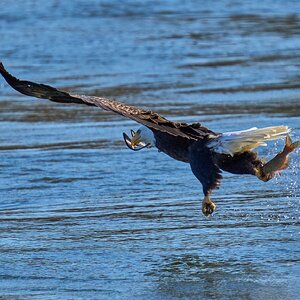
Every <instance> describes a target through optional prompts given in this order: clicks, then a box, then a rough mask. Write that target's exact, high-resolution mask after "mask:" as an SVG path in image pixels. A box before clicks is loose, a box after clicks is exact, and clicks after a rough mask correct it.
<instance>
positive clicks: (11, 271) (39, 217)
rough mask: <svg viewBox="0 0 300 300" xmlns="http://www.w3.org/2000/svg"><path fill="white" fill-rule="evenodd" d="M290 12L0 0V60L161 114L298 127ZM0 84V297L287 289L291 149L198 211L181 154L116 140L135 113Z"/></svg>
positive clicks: (294, 222) (292, 213) (255, 295)
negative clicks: (266, 172)
mask: <svg viewBox="0 0 300 300" xmlns="http://www.w3.org/2000/svg"><path fill="white" fill-rule="evenodd" d="M299 12H300V3H299V2H298V1H251V3H250V2H249V3H246V2H245V1H218V2H217V3H212V2H207V3H201V4H200V3H199V1H185V2H183V1H172V2H165V3H161V1H143V2H135V1H122V2H120V1H96V0H94V1H88V2H86V1H63V3H61V2H60V1H55V0H51V1H47V2H43V5H41V2H40V1H34V0H26V1H22V2H19V1H2V2H1V10H0V34H1V47H0V57H1V60H3V62H4V63H5V65H6V66H7V68H8V69H9V71H11V72H12V73H13V74H15V75H17V76H19V77H21V78H25V79H31V80H34V81H38V82H43V83H48V84H52V85H54V86H56V87H59V88H61V89H64V90H66V91H72V92H73V93H87V94H91V95H99V96H107V97H112V98H116V99H118V100H120V101H124V102H126V103H130V104H134V105H138V106H141V107H145V108H150V109H152V110H155V111H157V112H159V113H161V114H163V115H165V116H166V117H168V118H170V119H171V120H180V121H186V122H195V121H200V122H202V123H203V124H205V125H206V126H208V127H210V128H211V129H213V130H215V131H221V132H224V131H233V130H241V129H247V128H249V127H253V126H261V127H262V126H271V125H281V124H286V125H288V126H291V127H292V128H293V129H294V134H295V136H298V138H299V135H300V118H299V116H300V98H299V95H300V77H299V74H300V72H299V71H300V63H299V62H300V39H299V37H300V13H299ZM0 84H1V94H0V167H1V169H0V170H1V171H0V199H1V202H0V213H1V218H0V221H1V222H0V236H1V239H0V243H1V247H0V265H1V269H0V298H3V299H83V298H85V299H132V298H136V299H177V298H180V299H237V298H238V299H296V298H297V297H299V292H300V290H299V277H300V268H299V261H300V252H299V245H300V243H299V225H300V223H299V218H300V213H299V200H300V197H299V187H300V180H299V178H300V175H299V167H300V165H299V156H300V154H299V151H298V152H297V153H295V154H293V155H292V162H291V166H290V168H289V169H288V170H286V171H285V172H284V173H283V175H282V176H281V177H279V178H276V179H275V180H273V181H270V182H268V183H263V182H260V181H258V180H257V179H256V178H254V177H251V176H250V177H249V176H244V177H242V176H236V175H231V174H224V177H225V178H224V180H223V182H222V185H221V188H220V189H219V190H216V191H215V192H214V195H213V196H214V199H215V201H216V204H217V211H216V213H215V214H214V216H213V217H211V218H205V217H204V216H203V215H202V214H201V211H200V205H201V199H202V197H203V196H202V192H201V190H202V189H201V186H200V184H199V183H198V181H197V180H196V179H195V177H193V175H192V173H191V172H190V170H189V167H188V166H187V165H185V164H182V163H180V162H176V161H174V160H172V159H170V158H168V157H167V156H165V155H163V154H158V153H157V152H156V151H155V150H154V149H151V150H145V151H141V152H138V153H134V152H131V151H129V150H128V149H127V148H126V147H125V145H124V144H123V142H122V132H123V131H127V132H128V131H129V129H130V128H137V125H136V124H135V123H134V122H131V121H129V120H126V119H122V118H120V117H119V116H116V115H114V114H111V113H108V112H103V111H101V110H99V109H96V108H91V107H83V106H76V105H74V106H73V105H59V104H56V103H49V102H47V101H46V100H37V99H33V98H29V97H28V98H27V97H25V96H22V95H19V94H17V93H16V92H15V91H13V90H12V89H11V88H9V87H8V86H7V85H6V83H5V82H4V81H3V80H1V82H0ZM282 146H283V142H278V143H276V144H272V145H271V146H270V147H269V148H267V149H262V150H261V155H262V156H265V157H266V158H268V157H271V156H272V155H275V154H276V153H277V152H278V151H279V150H280V149H281V148H282Z"/></svg>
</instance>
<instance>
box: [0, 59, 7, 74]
mask: <svg viewBox="0 0 300 300" xmlns="http://www.w3.org/2000/svg"><path fill="white" fill-rule="evenodd" d="M0 72H1V73H2V72H6V70H5V68H4V66H3V63H2V61H0Z"/></svg>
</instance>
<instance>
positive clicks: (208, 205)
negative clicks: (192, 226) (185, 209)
mask: <svg viewBox="0 0 300 300" xmlns="http://www.w3.org/2000/svg"><path fill="white" fill-rule="evenodd" d="M215 209H216V204H215V203H214V202H212V201H211V199H210V192H208V193H207V194H206V195H205V197H204V199H203V201H202V213H203V214H204V215H205V216H209V215H211V214H212V213H213V212H214V210H215Z"/></svg>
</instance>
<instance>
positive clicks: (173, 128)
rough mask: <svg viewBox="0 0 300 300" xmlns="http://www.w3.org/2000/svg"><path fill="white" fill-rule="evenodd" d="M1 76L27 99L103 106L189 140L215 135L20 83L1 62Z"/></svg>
mask: <svg viewBox="0 0 300 300" xmlns="http://www.w3.org/2000/svg"><path fill="white" fill-rule="evenodd" d="M0 73H1V75H2V76H3V77H4V79H5V80H6V81H7V83H8V84H9V85H10V86H11V87H12V88H14V89H15V90H17V91H18V92H20V93H22V94H24V95H27V96H32V97H36V98H43V99H48V100H50V101H54V102H59V103H77V104H85V105H91V106H97V107H101V108H102V109H104V110H108V111H112V112H114V113H117V114H119V115H122V116H124V117H127V118H129V119H131V120H134V121H136V122H138V123H140V124H143V125H145V126H147V127H149V128H150V129H152V130H158V131H161V132H167V133H169V134H171V135H174V136H181V137H183V138H187V139H192V140H199V139H203V138H205V137H206V136H208V135H216V134H215V133H214V132H213V131H210V130H209V129H207V128H206V127H204V126H201V125H200V124H199V123H197V124H192V125H188V124H186V123H180V122H172V121H169V120H167V119H166V118H164V117H162V116H160V115H159V114H157V113H155V112H152V111H151V110H144V109H141V108H138V107H135V106H131V105H127V104H124V103H121V102H118V101H115V100H111V99H107V98H104V97H96V96H89V95H72V94H69V93H66V92H63V91H60V90H58V89H56V88H54V87H52V86H49V85H45V84H40V83H35V82H31V81H26V80H19V79H17V78H16V77H14V76H12V75H11V74H10V73H9V72H7V71H6V69H5V68H4V66H3V64H2V63H0Z"/></svg>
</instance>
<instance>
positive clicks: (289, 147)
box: [283, 134, 300, 154]
mask: <svg viewBox="0 0 300 300" xmlns="http://www.w3.org/2000/svg"><path fill="white" fill-rule="evenodd" d="M299 145H300V141H296V142H293V141H292V139H291V137H290V135H289V134H288V135H287V136H286V138H285V146H284V149H283V152H284V153H287V154H288V153H291V152H293V151H294V150H295V149H296V148H297V147H298V146H299Z"/></svg>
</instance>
